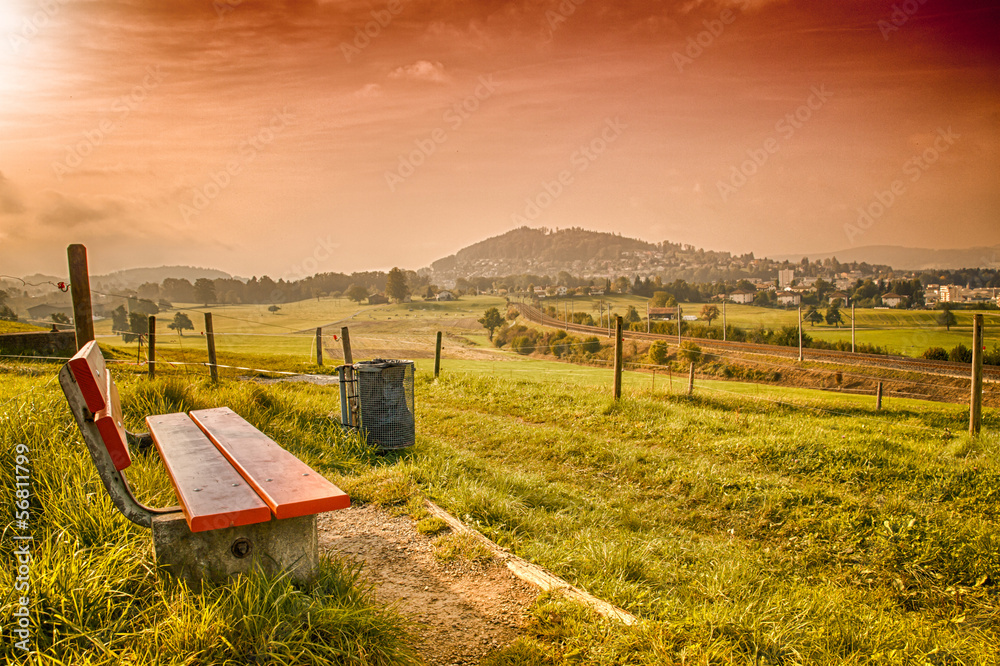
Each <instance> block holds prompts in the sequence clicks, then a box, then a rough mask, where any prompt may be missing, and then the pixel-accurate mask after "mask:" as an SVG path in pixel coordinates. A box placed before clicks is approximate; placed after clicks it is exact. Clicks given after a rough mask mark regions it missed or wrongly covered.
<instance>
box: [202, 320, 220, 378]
mask: <svg viewBox="0 0 1000 666" xmlns="http://www.w3.org/2000/svg"><path fill="white" fill-rule="evenodd" d="M205 339H206V340H207V341H208V371H209V372H210V373H211V375H212V381H213V382H218V381H219V365H218V360H217V359H216V358H215V329H214V328H213V327H212V313H211V312H206V313H205Z"/></svg>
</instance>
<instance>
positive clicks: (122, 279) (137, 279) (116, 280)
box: [90, 266, 232, 289]
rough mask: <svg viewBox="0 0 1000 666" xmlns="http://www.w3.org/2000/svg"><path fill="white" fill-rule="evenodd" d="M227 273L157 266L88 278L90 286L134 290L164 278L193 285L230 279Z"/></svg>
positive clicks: (205, 269)
mask: <svg viewBox="0 0 1000 666" xmlns="http://www.w3.org/2000/svg"><path fill="white" fill-rule="evenodd" d="M230 277H232V276H231V275H230V274H229V273H225V272H223V271H219V270H216V269H214V268H196V267H194V266H159V267H157V268H128V269H126V270H123V271H115V272H114V273H108V274H107V275H92V276H90V284H91V285H94V286H95V288H96V285H99V284H100V285H103V286H105V287H118V288H120V289H135V288H136V287H138V286H139V285H141V284H144V283H146V282H155V283H157V284H159V283H161V282H163V280H164V279H166V278H174V279H176V280H187V281H188V282H191V283H194V281H195V280H197V279H198V278H208V279H209V280H215V279H218V278H230Z"/></svg>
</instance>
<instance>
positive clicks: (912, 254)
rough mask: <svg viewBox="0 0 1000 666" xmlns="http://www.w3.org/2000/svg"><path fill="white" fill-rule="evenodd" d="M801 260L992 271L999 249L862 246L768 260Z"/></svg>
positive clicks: (999, 260)
mask: <svg viewBox="0 0 1000 666" xmlns="http://www.w3.org/2000/svg"><path fill="white" fill-rule="evenodd" d="M802 257H809V261H822V260H824V259H828V258H831V257H836V258H837V261H840V262H841V263H848V262H852V261H856V262H859V263H860V262H865V263H868V264H888V265H889V266H892V267H893V268H894V269H896V270H901V271H920V270H945V269H949V268H951V269H959V268H986V267H995V266H996V265H997V264H998V263H1000V245H994V246H993V247H970V248H965V249H951V250H931V249H927V248H915V247H900V246H898V245H865V246H863V247H853V248H849V249H846V250H839V251H837V252H826V253H820V254H787V255H780V256H776V257H772V259H774V260H775V261H786V260H787V261H791V262H793V263H796V262H798V261H800V260H801V259H802Z"/></svg>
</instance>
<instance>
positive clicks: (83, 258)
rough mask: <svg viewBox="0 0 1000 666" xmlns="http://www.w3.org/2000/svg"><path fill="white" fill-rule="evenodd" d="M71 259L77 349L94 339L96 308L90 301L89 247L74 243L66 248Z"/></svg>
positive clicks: (70, 284)
mask: <svg viewBox="0 0 1000 666" xmlns="http://www.w3.org/2000/svg"><path fill="white" fill-rule="evenodd" d="M66 255H67V258H68V260H69V288H70V293H71V295H72V297H73V323H74V324H75V325H76V349H77V351H79V350H80V348H81V347H83V346H84V345H85V344H87V343H88V342H90V341H91V340H93V339H94V310H93V307H92V306H91V303H90V271H89V269H88V268H87V248H86V247H85V246H83V245H79V244H73V245H70V246H69V247H68V248H67V249H66Z"/></svg>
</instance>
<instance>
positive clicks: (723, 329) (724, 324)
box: [722, 294, 727, 342]
mask: <svg viewBox="0 0 1000 666" xmlns="http://www.w3.org/2000/svg"><path fill="white" fill-rule="evenodd" d="M726 300H727V296H726V294H723V295H722V341H723V342H725V341H726Z"/></svg>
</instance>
